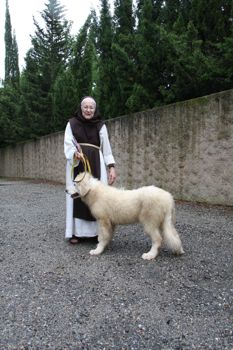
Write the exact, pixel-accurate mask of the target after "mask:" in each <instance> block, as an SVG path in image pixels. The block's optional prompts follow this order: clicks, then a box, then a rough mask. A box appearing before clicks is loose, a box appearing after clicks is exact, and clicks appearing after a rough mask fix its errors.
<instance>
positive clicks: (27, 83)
mask: <svg viewBox="0 0 233 350" xmlns="http://www.w3.org/2000/svg"><path fill="white" fill-rule="evenodd" d="M41 17H42V19H43V20H44V24H45V25H44V27H41V26H40V25H39V24H38V22H37V21H36V20H35V19H34V25H35V27H36V31H35V35H34V36H32V38H31V41H32V48H31V49H30V50H29V52H28V54H27V56H26V68H25V71H24V79H23V86H22V92H23V94H24V96H23V103H22V106H24V108H25V106H26V105H27V108H26V111H27V112H28V113H29V115H28V116H27V119H28V120H31V122H32V124H31V125H32V134H37V135H44V134H46V133H49V132H53V131H56V129H55V124H56V120H55V119H56V116H55V113H54V86H55V83H56V79H57V77H58V76H59V75H60V74H62V72H63V71H64V70H65V68H66V66H67V59H68V57H69V52H70V51H69V44H70V37H69V29H70V25H69V23H68V22H67V21H66V20H65V18H64V7H63V6H61V5H60V2H59V0H49V1H48V3H47V4H45V10H44V11H43V12H42V13H41ZM25 104H26V105H25Z"/></svg>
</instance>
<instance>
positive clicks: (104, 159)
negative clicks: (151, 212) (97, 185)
mask: <svg viewBox="0 0 233 350" xmlns="http://www.w3.org/2000/svg"><path fill="white" fill-rule="evenodd" d="M99 136H100V148H101V149H100V151H99V153H100V174H101V175H100V180H101V181H102V182H104V183H106V184H107V182H108V178H107V171H106V166H107V165H109V164H114V163H115V160H114V157H113V155H112V150H111V145H110V142H109V138H108V131H107V128H106V125H103V126H102V128H101V129H100V132H99ZM72 139H73V134H72V130H71V127H70V123H69V122H68V124H67V126H66V130H65V137H64V153H65V157H66V160H67V162H66V188H68V187H69V186H72V185H73V179H72V177H71V168H72V163H73V156H74V153H75V151H76V148H75V147H74V145H73V143H72ZM77 141H78V140H77ZM73 201H74V200H73V199H72V198H71V197H70V195H69V194H66V231H65V237H66V238H71V237H72V236H73V235H74V236H76V237H94V236H96V235H97V234H98V232H97V224H96V221H86V220H82V219H77V218H74V217H73Z"/></svg>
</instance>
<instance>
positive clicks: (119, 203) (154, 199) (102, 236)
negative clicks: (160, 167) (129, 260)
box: [69, 173, 184, 260]
mask: <svg viewBox="0 0 233 350" xmlns="http://www.w3.org/2000/svg"><path fill="white" fill-rule="evenodd" d="M74 182H75V189H76V191H77V192H78V194H79V196H80V197H81V200H82V201H83V202H84V203H86V204H87V206H88V207H89V208H90V211H91V213H92V215H93V216H94V217H95V218H96V220H97V222H98V227H99V236H98V242H99V243H98V245H97V247H96V249H93V250H91V251H90V254H91V255H99V254H101V253H102V252H103V251H104V249H105V247H106V246H107V245H108V243H109V242H110V241H111V239H112V236H113V232H114V228H115V225H117V224H132V223H141V224H143V226H144V230H145V232H146V233H147V234H148V235H149V236H150V238H151V241H152V246H151V249H150V251H149V252H147V253H144V254H143V255H142V258H143V259H146V260H151V259H154V258H156V256H157V255H158V250H159V248H160V246H161V243H162V237H163V239H164V242H165V244H166V245H167V247H168V248H170V249H171V250H172V251H173V253H175V254H183V253H184V251H183V248H182V244H181V240H180V238H179V235H178V233H177V231H176V229H175V227H174V213H175V207H174V200H173V197H172V195H171V194H170V193H169V192H166V191H164V190H162V189H161V188H158V187H155V186H145V187H141V188H138V189H135V190H123V189H117V188H115V187H111V186H108V185H104V184H103V183H101V182H100V181H99V180H97V179H95V178H93V177H92V176H91V175H90V174H89V173H81V174H79V175H78V176H77V177H76V178H75V180H74ZM69 193H71V192H70V191H69ZM160 233H161V234H162V237H161V235H160Z"/></svg>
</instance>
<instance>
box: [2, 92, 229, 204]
mask: <svg viewBox="0 0 233 350" xmlns="http://www.w3.org/2000/svg"><path fill="white" fill-rule="evenodd" d="M107 127H108V131H109V136H110V140H111V145H112V148H113V153H114V156H115V158H116V163H117V173H118V181H117V186H119V187H121V186H123V187H128V188H134V187H138V186H143V185H150V184H154V185H156V186H159V187H162V188H164V189H166V190H168V191H170V192H171V193H172V194H173V195H174V197H175V198H176V199H181V200H190V201H198V202H206V203H211V204H221V205H231V206H232V205H233V90H228V91H224V92H221V93H217V94H213V95H209V96H204V97H201V98H197V99H192V100H188V101H184V102H179V103H176V104H171V105H168V106H163V107H160V108H154V109H151V110H147V111H144V112H140V113H135V114H133V115H131V116H123V117H119V118H116V119H113V120H110V121H107ZM0 164H1V168H0V176H9V177H26V178H36V179H46V180H53V181H58V182H64V174H65V159H64V155H63V132H62V133H56V134H51V135H48V136H45V137H42V138H41V139H40V140H37V141H31V142H28V143H23V144H17V145H15V146H14V147H13V146H11V147H7V148H5V149H1V150H0Z"/></svg>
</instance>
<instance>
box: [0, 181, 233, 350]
mask: <svg viewBox="0 0 233 350" xmlns="http://www.w3.org/2000/svg"><path fill="white" fill-rule="evenodd" d="M0 198H1V201H0V231H1V236H0V248H1V251H0V262H1V275H0V290H1V306H0V319H1V325H0V332H1V339H0V349H1V350H7V349H17V350H19V349H25V350H26V349H28V350H29V349H39V350H41V349H42V350H43V349H54V350H79V349H85V350H88V349H89V350H110V349H115V350H143V349H145V350H150V349H151V350H178V349H185V350H186V349H187V350H190V349H195V350H198V349H203V350H205V349H209V350H218V349H219V350H223V349H227V350H231V349H233V332H232V329H233V328H232V316H233V309H232V295H233V283H232V280H233V273H232V271H233V269H232V251H233V250H232V247H233V246H232V237H233V208H229V207H228V208H226V207H217V206H214V207H211V206H204V205H197V204H191V203H177V225H176V227H177V229H178V231H179V232H180V236H181V239H182V242H183V246H184V250H185V252H186V254H185V255H183V256H182V257H175V256H173V255H171V254H170V253H169V252H168V251H166V250H165V249H162V251H161V253H160V255H159V257H158V258H157V259H156V260H155V261H151V262H148V261H144V260H142V259H141V255H142V253H143V252H145V251H146V250H147V249H149V245H150V242H149V239H148V238H147V237H145V236H144V235H143V233H142V228H141V227H140V226H139V225H131V226H120V227H118V229H117V232H116V235H115V238H114V240H113V242H112V243H111V246H110V247H109V248H108V249H107V250H106V251H105V253H104V254H103V255H101V256H100V257H93V256H90V255H89V250H90V249H92V248H93V247H94V245H95V243H94V242H90V241H87V240H86V241H85V240H84V241H83V242H82V243H80V244H79V245H76V246H72V245H70V244H69V243H68V242H67V241H66V240H65V239H64V223H65V194H64V186H62V185H56V184H48V183H37V182H31V181H7V180H5V179H0Z"/></svg>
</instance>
